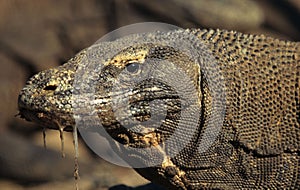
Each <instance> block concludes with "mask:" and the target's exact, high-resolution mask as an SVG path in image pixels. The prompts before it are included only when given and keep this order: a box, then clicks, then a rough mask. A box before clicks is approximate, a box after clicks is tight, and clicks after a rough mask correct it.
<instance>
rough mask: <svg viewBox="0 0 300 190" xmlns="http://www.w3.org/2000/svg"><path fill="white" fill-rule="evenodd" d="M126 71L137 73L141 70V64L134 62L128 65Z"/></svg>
mask: <svg viewBox="0 0 300 190" xmlns="http://www.w3.org/2000/svg"><path fill="white" fill-rule="evenodd" d="M126 71H127V72H128V73H130V74H137V73H138V72H139V71H140V64H139V63H137V62H132V63H129V64H128V65H126Z"/></svg>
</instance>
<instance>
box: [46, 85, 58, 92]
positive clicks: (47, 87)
mask: <svg viewBox="0 0 300 190" xmlns="http://www.w3.org/2000/svg"><path fill="white" fill-rule="evenodd" d="M56 88H57V86H56V85H48V86H46V87H45V88H44V90H49V91H50V90H52V91H54V90H55V89H56Z"/></svg>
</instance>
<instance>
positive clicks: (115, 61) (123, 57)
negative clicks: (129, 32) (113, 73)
mask: <svg viewBox="0 0 300 190" xmlns="http://www.w3.org/2000/svg"><path fill="white" fill-rule="evenodd" d="M147 53H148V50H145V49H141V50H137V51H135V52H134V51H128V52H122V53H120V54H118V55H116V56H115V57H113V58H112V59H111V60H110V61H108V62H107V63H106V64H105V65H114V66H116V67H118V68H123V67H125V66H126V65H127V64H129V63H132V62H138V63H143V62H144V61H145V57H146V55H147Z"/></svg>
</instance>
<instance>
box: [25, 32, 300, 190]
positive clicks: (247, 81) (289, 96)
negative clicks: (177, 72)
mask: <svg viewBox="0 0 300 190" xmlns="http://www.w3.org/2000/svg"><path fill="white" fill-rule="evenodd" d="M185 32H186V33H189V34H193V35H195V36H197V38H198V39H199V40H201V41H202V42H203V43H204V44H205V46H206V47H207V48H208V49H209V50H210V51H211V53H212V55H213V56H214V58H215V59H216V60H217V66H218V68H219V69H220V71H221V76H218V75H216V76H213V78H214V79H215V80H216V81H219V80H222V81H224V86H221V87H222V89H218V88H217V87H218V86H216V89H212V88H211V87H210V86H209V85H208V81H207V79H206V78H205V75H203V72H202V70H201V69H203V68H202V67H201V66H199V65H196V64H195V63H194V62H193V61H192V60H190V59H189V58H188V57H187V56H186V55H184V54H181V53H178V52H177V51H176V50H174V49H172V48H169V47H164V46H161V47H159V46H157V45H155V44H147V45H142V46H138V45H137V46H135V47H133V48H127V49H124V50H122V51H121V52H118V53H117V54H116V55H115V56H114V57H112V58H111V59H109V60H107V61H106V62H104V70H103V72H102V73H99V78H98V79H97V80H96V81H94V85H95V86H96V90H95V93H96V99H97V100H101V101H98V102H100V103H99V104H98V105H97V106H96V107H97V109H98V111H99V112H98V113H97V116H98V117H99V118H101V121H102V125H103V126H104V128H105V130H106V131H107V132H108V134H109V135H110V136H111V137H113V139H115V140H116V141H118V142H120V143H122V144H124V145H126V146H127V147H142V148H145V147H151V146H152V147H154V148H155V151H154V153H153V154H154V155H148V157H152V156H157V157H159V158H160V157H161V158H162V159H163V161H162V162H161V164H159V165H155V166H151V167H147V168H136V170H137V171H138V172H139V173H140V174H141V175H143V176H144V177H145V178H147V179H149V180H151V181H153V182H155V183H158V184H162V185H164V186H166V187H168V188H169V189H202V188H208V189H233V188H239V189H241V188H247V189H250V188H280V189H284V188H297V187H299V186H300V180H299V171H300V170H299V158H300V155H299V153H300V149H299V148H300V143H299V142H300V127H299V123H300V121H299V120H300V118H299V117H300V116H299V109H300V108H299V99H300V95H299V91H300V90H299V83H300V79H299V73H300V64H299V57H300V50H299V43H297V42H289V41H281V40H277V39H274V38H270V37H265V36H263V35H247V34H241V33H237V32H233V31H223V30H198V29H191V30H186V31H184V32H183V33H185ZM179 34H180V32H179ZM112 43H117V41H116V42H112ZM117 45H118V44H117ZM87 51H88V50H87V49H85V50H82V51H81V52H80V53H78V54H77V55H76V56H75V57H74V58H73V59H71V60H69V61H68V63H66V64H64V65H62V66H60V67H57V68H53V69H49V70H46V71H42V72H40V73H39V74H37V75H35V76H33V77H32V78H31V79H30V80H29V81H28V82H27V85H26V86H25V87H24V89H23V90H22V91H21V93H20V96H19V110H20V114H21V115H22V116H23V117H24V118H26V119H27V120H29V121H35V122H37V123H40V124H41V125H43V126H46V127H47V128H52V129H62V128H63V129H64V130H66V131H72V130H73V126H74V125H75V119H74V117H73V114H74V110H73V107H72V101H74V99H73V97H72V94H73V93H74V89H73V85H74V84H73V83H74V78H75V73H76V71H77V70H78V67H80V66H82V65H81V64H83V63H82V62H83V60H84V58H85V57H86V56H87ZM201 55H203V56H205V55H206V52H205V51H203V53H202V54H201ZM149 58H158V59H162V60H168V61H171V62H173V63H175V65H176V66H177V67H179V68H181V69H182V70H183V71H184V72H185V73H186V75H187V76H189V77H190V79H191V81H192V83H193V84H194V85H195V86H196V91H197V95H196V96H195V97H194V98H195V100H196V101H197V104H196V105H198V106H199V110H200V117H199V118H198V119H197V120H195V121H191V124H196V125H197V133H196V134H194V136H192V137H191V141H190V142H189V143H188V144H187V146H186V147H185V148H184V149H182V151H180V152H179V153H178V154H176V155H175V156H174V157H169V156H168V153H169V152H170V151H172V150H166V149H164V148H163V147H162V146H160V144H163V143H164V141H165V140H166V139H168V138H170V135H172V133H174V129H175V128H176V126H177V124H178V122H179V120H180V116H179V115H178V114H179V113H180V112H181V111H182V110H181V109H187V108H186V107H189V106H188V105H187V106H186V105H185V103H184V102H183V103H182V102H181V104H180V102H179V100H178V94H176V93H174V89H172V88H170V87H168V86H165V85H163V84H161V83H160V82H159V81H152V80H150V81H147V82H146V83H143V84H140V85H139V86H137V87H136V88H135V89H134V90H133V91H134V93H133V94H130V97H131V98H132V100H130V103H131V104H132V105H133V108H132V110H131V111H132V112H131V114H132V115H134V117H136V118H137V120H138V121H147V120H148V119H149V118H150V117H151V113H150V112H151V111H150V110H149V105H148V104H147V103H145V102H147V101H149V99H160V100H162V101H164V104H165V105H167V109H168V110H169V112H168V115H167V117H166V121H165V122H163V124H162V125H161V126H160V127H158V128H157V129H155V130H154V131H151V132H149V133H147V135H145V134H144V133H140V132H137V131H138V130H146V129H147V127H145V126H138V127H137V129H136V130H137V131H133V130H132V131H131V130H129V129H126V128H124V127H122V125H121V124H120V123H119V122H118V119H116V118H115V116H114V114H113V110H112V108H111V101H112V100H111V99H112V98H111V97H115V94H112V93H111V91H112V84H111V81H113V80H114V79H115V78H116V77H117V76H118V75H119V74H120V73H121V72H122V71H123V70H128V72H131V71H136V70H135V69H136V68H133V69H132V68H130V67H131V66H136V64H138V65H139V66H140V67H141V66H142V65H143V64H144V61H145V60H147V59H149ZM203 60H204V62H205V59H203ZM132 63H134V64H132ZM207 64H208V65H207V69H208V70H211V71H213V70H214V68H213V67H211V66H209V62H208V63H207ZM162 68H164V66H163V65H162ZM164 69H165V71H168V70H172V68H170V67H165V68H164ZM212 73H213V72H212ZM124 80H126V79H124ZM179 87H180V88H183V90H185V88H186V87H185V86H179ZM211 90H216V92H217V93H218V92H220V93H222V91H224V92H225V94H226V97H225V105H226V110H225V112H224V121H222V125H221V126H220V127H221V133H220V135H218V137H217V139H216V140H215V141H214V143H213V144H212V146H211V147H210V148H209V149H208V150H207V151H206V152H204V153H200V152H199V151H198V150H197V146H198V145H199V141H200V139H201V137H203V136H201V135H202V134H203V131H204V130H205V129H206V128H208V121H209V120H210V119H211V120H212V123H213V124H214V123H216V125H217V124H218V123H219V122H218V121H216V120H215V119H218V118H214V115H215V114H216V113H214V112H213V109H212V105H213V98H212V92H211ZM186 92H187V94H188V93H189V91H188V90H186ZM120 93H121V94H122V91H121V92H120ZM146 100H147V101H146ZM185 106H186V107H185ZM133 111H134V112H133ZM217 114H218V113H217ZM121 119H122V120H124V121H125V122H126V121H127V120H126V119H127V118H121ZM185 132H186V133H188V132H189V125H188V123H187V124H186V131H183V132H182V138H183V139H185V138H186V139H188V138H190V137H186V136H187V135H186V134H185ZM171 149H172V148H171ZM122 153H123V150H120V152H119V153H118V154H119V155H120V156H121V157H122ZM141 162H147V161H145V160H141Z"/></svg>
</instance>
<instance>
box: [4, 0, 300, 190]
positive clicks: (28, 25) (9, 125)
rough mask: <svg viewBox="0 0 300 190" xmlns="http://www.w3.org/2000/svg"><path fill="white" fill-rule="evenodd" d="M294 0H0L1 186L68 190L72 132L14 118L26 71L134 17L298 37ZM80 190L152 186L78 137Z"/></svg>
mask: <svg viewBox="0 0 300 190" xmlns="http://www.w3.org/2000/svg"><path fill="white" fill-rule="evenodd" d="M299 20H300V0H64V1H59V0H43V1H39V0H27V1H22V0H0V88H1V89H0V189H3V190H6V189H7V190H8V189H13V190H15V189H17V190H19V189H20V190H21V189H26V190H27V189H33V190H39V189H45V190H47V189H61V188H64V189H65V190H68V189H72V190H73V189H74V187H75V186H74V180H73V170H74V151H73V144H72V135H71V134H70V133H66V134H65V137H66V139H65V146H66V147H65V149H66V157H65V158H62V157H61V153H60V140H59V133H58V131H52V130H48V131H47V137H46V139H47V146H48V149H47V150H45V149H44V148H43V135H42V130H41V127H40V126H36V125H34V124H32V123H29V122H26V121H23V120H22V119H20V118H18V117H15V115H16V114H17V113H18V111H17V97H18V93H19V91H20V90H21V89H22V87H23V86H24V84H25V82H26V80H27V79H28V78H29V77H30V76H32V75H33V74H35V73H37V72H39V71H41V70H45V69H48V68H51V67H56V66H58V65H61V64H63V63H64V62H66V61H67V60H68V59H70V58H71V57H72V56H74V54H75V53H77V52H78V51H80V50H81V49H83V48H85V47H88V46H90V45H91V44H93V43H94V42H95V41H96V40H97V39H99V38H100V37H101V36H103V35H104V34H106V33H108V32H110V31H112V30H114V29H117V28H119V27H121V26H124V25H128V24H133V23H137V22H146V21H151V22H164V23H169V24H173V25H176V26H179V27H182V28H188V27H193V28H220V29H227V30H237V31H241V32H244V33H252V34H265V35H268V36H273V37H276V38H279V39H283V40H292V41H297V40H299V39H300V24H299ZM79 143H80V148H79V152H80V175H81V180H80V181H79V183H80V187H81V189H84V190H86V189H88V190H96V189H97V190H99V189H101V190H102V189H103V190H104V189H151V187H148V186H144V184H147V183H149V182H148V181H147V180H145V179H143V178H142V177H140V176H139V175H138V174H136V173H135V172H134V171H133V170H132V169H129V168H122V167H118V166H115V165H112V164H110V163H108V162H106V161H104V160H102V159H101V158H99V157H98V156H96V155H95V154H93V153H92V152H91V151H90V150H89V149H88V148H87V147H86V146H85V144H84V142H83V141H82V140H80V142H79Z"/></svg>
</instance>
